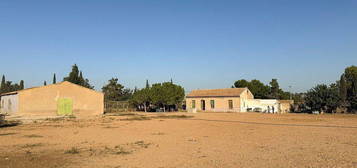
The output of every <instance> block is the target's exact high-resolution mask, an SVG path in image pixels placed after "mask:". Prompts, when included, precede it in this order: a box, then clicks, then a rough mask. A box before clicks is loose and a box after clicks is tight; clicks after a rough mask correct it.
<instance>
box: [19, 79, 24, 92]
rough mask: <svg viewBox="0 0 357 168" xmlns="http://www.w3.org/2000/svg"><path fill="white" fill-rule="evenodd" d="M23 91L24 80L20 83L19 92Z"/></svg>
mask: <svg viewBox="0 0 357 168" xmlns="http://www.w3.org/2000/svg"><path fill="white" fill-rule="evenodd" d="M23 89H25V84H24V80H21V81H20V90H23Z"/></svg>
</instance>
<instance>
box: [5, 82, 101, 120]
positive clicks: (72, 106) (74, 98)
mask: <svg viewBox="0 0 357 168" xmlns="http://www.w3.org/2000/svg"><path fill="white" fill-rule="evenodd" d="M0 105H1V108H0V109H1V113H5V114H8V115H36V116H54V115H76V116H84V115H100V114H103V113H104V94H103V93H101V92H97V91H95V90H92V89H88V88H85V87H82V86H79V85H76V84H73V83H70V82H61V83H58V84H53V85H48V86H43V87H36V88H30V89H24V90H20V91H15V92H10V93H5V94H2V95H1V104H0Z"/></svg>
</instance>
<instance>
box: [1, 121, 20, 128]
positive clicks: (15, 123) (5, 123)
mask: <svg viewBox="0 0 357 168" xmlns="http://www.w3.org/2000/svg"><path fill="white" fill-rule="evenodd" d="M20 124H22V122H21V121H17V120H13V121H7V120H1V121H0V128H1V127H14V126H18V125H20Z"/></svg>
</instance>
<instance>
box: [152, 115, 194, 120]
mask: <svg viewBox="0 0 357 168" xmlns="http://www.w3.org/2000/svg"><path fill="white" fill-rule="evenodd" d="M155 118H160V119H176V118H178V119H184V118H193V116H188V115H160V116H156V117H155Z"/></svg>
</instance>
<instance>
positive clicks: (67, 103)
mask: <svg viewBox="0 0 357 168" xmlns="http://www.w3.org/2000/svg"><path fill="white" fill-rule="evenodd" d="M57 115H73V101H72V99H69V98H61V99H58V101H57Z"/></svg>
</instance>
